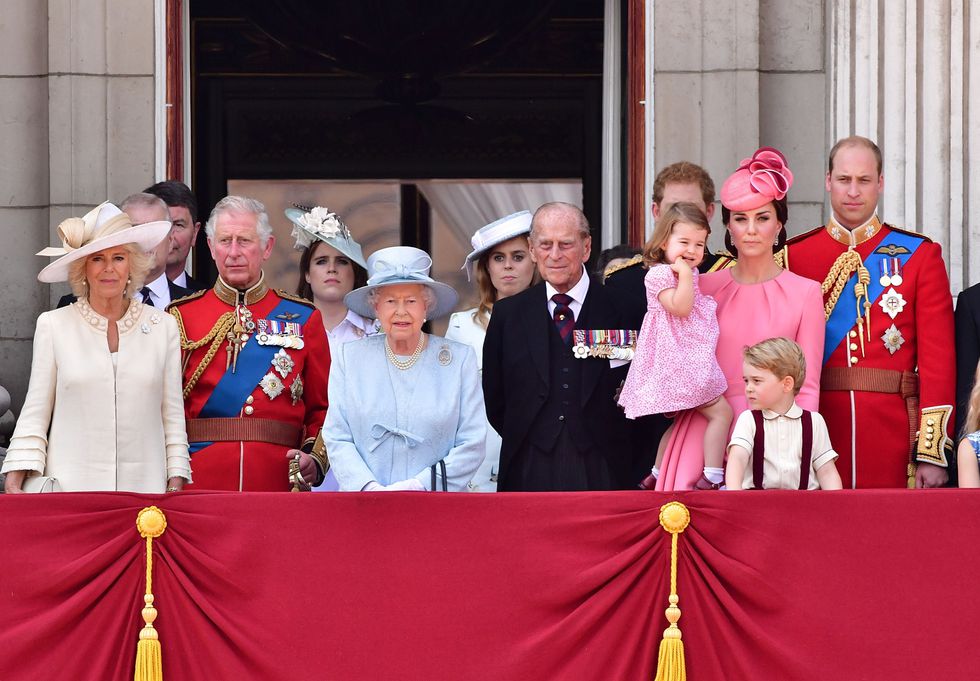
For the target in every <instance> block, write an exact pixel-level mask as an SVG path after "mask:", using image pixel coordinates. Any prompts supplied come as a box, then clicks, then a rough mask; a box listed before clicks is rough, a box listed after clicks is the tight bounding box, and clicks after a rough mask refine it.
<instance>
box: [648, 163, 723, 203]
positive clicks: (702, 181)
mask: <svg viewBox="0 0 980 681" xmlns="http://www.w3.org/2000/svg"><path fill="white" fill-rule="evenodd" d="M668 184H696V185H698V187H700V188H701V198H702V199H704V205H705V206H710V205H711V204H712V203H714V202H715V183H714V181H713V180H712V179H711V175H708V171H707V170H705V169H704V168H702V167H701V166H699V165H696V164H694V163H690V162H689V161H679V162H678V163H671V164H670V165H669V166H667V167H666V168H664V169H663V170H661V171H660V172H659V173H657V177H656V179H655V180H654V181H653V202H654V203H657V204H659V203H660V202H661V201H663V200H664V190H665V189H666V188H667V185H668Z"/></svg>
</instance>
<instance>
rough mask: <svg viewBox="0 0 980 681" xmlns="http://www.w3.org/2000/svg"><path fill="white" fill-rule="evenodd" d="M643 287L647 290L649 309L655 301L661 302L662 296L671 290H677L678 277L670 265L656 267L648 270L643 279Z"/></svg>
mask: <svg viewBox="0 0 980 681" xmlns="http://www.w3.org/2000/svg"><path fill="white" fill-rule="evenodd" d="M643 285H644V286H646V289H647V307H649V306H650V303H651V302H652V301H654V300H657V301H659V296H660V294H661V293H662V292H663V291H665V290H666V289H669V288H677V277H675V276H674V271H673V270H672V269H670V265H654V266H653V267H651V268H650V269H649V270H647V275H646V276H645V277H644V278H643Z"/></svg>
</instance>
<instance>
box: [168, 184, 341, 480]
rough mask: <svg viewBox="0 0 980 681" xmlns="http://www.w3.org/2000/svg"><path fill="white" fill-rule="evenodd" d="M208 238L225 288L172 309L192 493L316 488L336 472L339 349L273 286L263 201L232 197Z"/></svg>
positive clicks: (314, 315) (307, 312)
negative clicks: (334, 399)
mask: <svg viewBox="0 0 980 681" xmlns="http://www.w3.org/2000/svg"><path fill="white" fill-rule="evenodd" d="M205 231H206V232H207V236H208V246H209V247H210V249H211V255H212V256H213V257H214V261H215V264H216V265H217V267H218V275H219V276H218V280H217V282H215V284H214V287H213V288H210V289H205V290H204V291H199V292H197V293H195V294H193V295H191V296H188V297H186V298H182V299H180V300H178V301H175V302H174V303H173V304H172V305H171V306H170V308H169V310H170V313H171V314H173V316H174V317H176V318H177V324H178V325H179V327H180V341H181V351H182V359H183V367H184V413H185V415H186V417H187V439H188V441H189V442H190V451H191V467H192V469H193V471H194V485H193V487H194V488H196V489H228V490H249V491H287V490H289V489H297V488H299V489H308V488H309V486H310V485H311V484H318V483H319V482H320V481H321V480H322V479H323V475H324V473H325V472H326V469H327V458H326V453H325V450H324V447H323V441H322V439H321V438H320V428H321V427H322V426H323V419H324V417H325V416H326V413H327V376H328V372H329V369H330V349H329V348H328V346H327V334H326V332H325V331H324V328H323V321H322V320H321V318H320V313H319V312H318V311H317V310H316V309H315V308H314V307H313V304H312V303H310V302H308V301H306V300H303V299H302V298H296V297H294V296H291V295H289V294H286V293H284V292H282V291H273V290H272V289H270V288H268V287H267V286H266V284H265V275H264V274H263V272H262V263H263V262H264V261H265V260H266V259H268V257H269V255H270V253H272V246H273V244H274V242H275V238H274V237H273V236H272V227H271V226H270V225H269V218H268V215H267V214H266V212H265V206H263V205H262V203H260V202H259V201H255V200H254V199H249V198H245V197H240V196H226V197H225V198H223V199H222V200H221V201H219V202H218V205H216V206H215V207H214V210H213V211H212V212H211V217H210V218H209V219H208V222H207V226H206V227H205ZM190 487H191V486H187V488H190Z"/></svg>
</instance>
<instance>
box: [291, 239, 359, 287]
mask: <svg viewBox="0 0 980 681" xmlns="http://www.w3.org/2000/svg"><path fill="white" fill-rule="evenodd" d="M320 244H323V245H324V246H330V244H328V243H327V242H325V241H320V240H319V239H317V240H316V241H314V242H313V243H312V244H310V246H309V247H308V248H304V249H303V255H301V256H300V259H299V281H298V282H297V284H296V295H298V296H302V297H303V298H306V299H307V300H309V301H311V302H312V301H313V287H312V286H310V282H308V281H306V275H307V274H309V273H310V264H311V263H312V262H313V254H314V253H315V252H316V249H317V247H318V246H319V245H320ZM331 248H332V247H331ZM337 252H338V253H340V251H337ZM340 254H341V255H343V256H344V257H345V258H347V259H348V260H350V264H351V267H353V268H354V288H360V287H362V286H367V270H366V269H364V268H363V267H361V266H360V265H358V264H357V263H356V262H354V260H353V258H351V257H350V256H347V255H344V254H343V253H340Z"/></svg>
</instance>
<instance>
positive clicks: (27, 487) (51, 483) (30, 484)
mask: <svg viewBox="0 0 980 681" xmlns="http://www.w3.org/2000/svg"><path fill="white" fill-rule="evenodd" d="M20 488H21V489H22V490H24V491H25V492H28V493H29V494H43V493H47V492H60V491H61V484H60V483H59V482H58V478H52V477H51V476H50V475H31V476H28V477H26V478H24V482H23V484H22V485H21V487H20Z"/></svg>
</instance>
